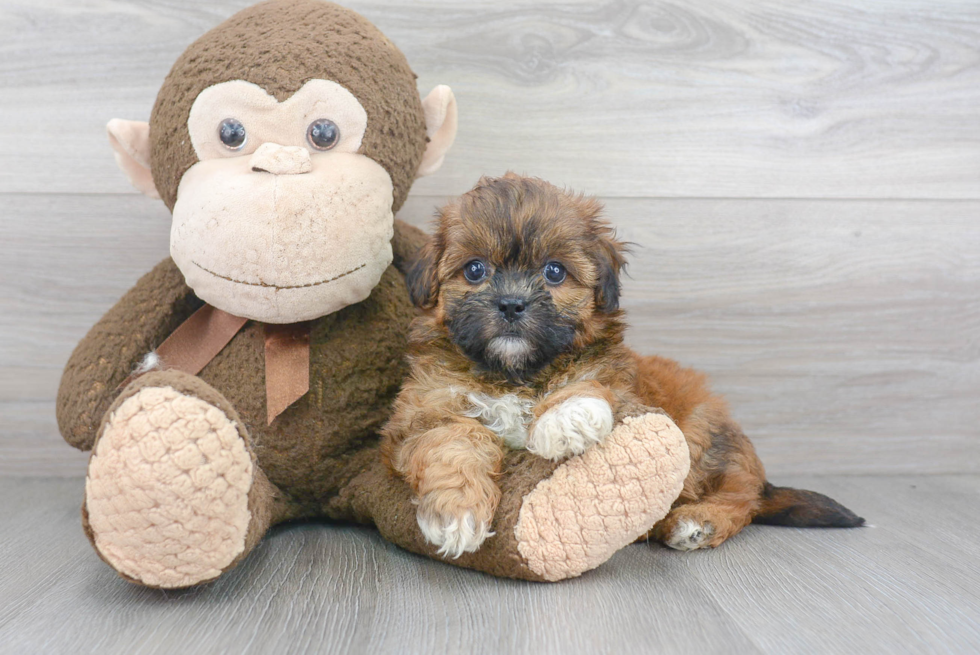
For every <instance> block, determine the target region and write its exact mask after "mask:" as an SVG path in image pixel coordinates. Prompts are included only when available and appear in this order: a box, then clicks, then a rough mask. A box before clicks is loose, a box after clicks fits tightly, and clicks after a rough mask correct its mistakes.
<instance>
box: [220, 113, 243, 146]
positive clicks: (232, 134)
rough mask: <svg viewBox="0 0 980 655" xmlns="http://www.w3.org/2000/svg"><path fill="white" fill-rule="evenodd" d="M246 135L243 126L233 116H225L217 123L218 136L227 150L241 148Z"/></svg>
mask: <svg viewBox="0 0 980 655" xmlns="http://www.w3.org/2000/svg"><path fill="white" fill-rule="evenodd" d="M246 137H247V135H246V134H245V126H244V125H242V122H241V121H239V120H237V119H235V118H226V119H225V120H223V121H221V124H220V125H218V138H219V139H221V143H223V144H224V145H225V147H226V148H228V149H229V150H241V148H242V146H244V145H245V139H246Z"/></svg>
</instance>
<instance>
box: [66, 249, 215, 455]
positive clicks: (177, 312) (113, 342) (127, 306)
mask: <svg viewBox="0 0 980 655" xmlns="http://www.w3.org/2000/svg"><path fill="white" fill-rule="evenodd" d="M203 304H204V303H203V302H201V300H199V299H198V298H197V297H196V296H194V294H193V292H191V290H190V288H189V287H188V286H187V285H186V284H184V276H183V274H181V272H180V270H179V269H178V268H177V267H176V266H175V265H174V263H173V261H172V260H171V259H169V258H168V259H166V260H164V261H162V262H160V263H159V264H158V265H157V266H156V267H155V268H154V269H153V270H152V271H150V272H149V273H147V274H146V275H144V276H143V277H142V278H140V280H139V281H138V282H137V283H136V286H135V287H133V288H132V289H130V290H129V291H128V292H127V293H126V295H125V296H123V297H122V299H121V300H120V301H119V302H118V303H116V304H115V306H113V307H112V309H110V310H109V311H108V312H106V315H105V316H103V317H102V318H101V319H100V320H99V322H98V323H96V324H95V326H94V327H93V328H92V329H91V330H89V333H88V334H87V335H86V336H85V338H84V339H82V341H81V342H80V343H79V344H78V345H77V346H76V347H75V352H73V353H72V356H71V358H70V359H69V360H68V364H67V365H66V366H65V372H64V374H63V375H62V376H61V385H60V386H59V388H58V401H57V418H58V428H59V429H60V430H61V434H62V435H63V436H64V437H65V440H66V441H67V442H68V443H70V444H71V445H72V446H74V447H76V448H78V449H80V450H90V449H91V448H92V445H93V444H94V443H95V435H96V432H97V431H98V429H99V425H100V424H101V423H102V419H103V417H104V416H105V413H106V411H107V410H108V409H109V405H111V404H112V401H113V400H115V398H116V395H117V394H118V393H119V392H120V391H122V389H120V388H119V385H121V384H122V383H123V381H124V380H126V378H128V377H129V374H130V373H131V372H132V371H133V368H134V367H135V366H136V364H138V363H139V361H140V359H141V358H142V357H143V356H144V355H145V354H146V353H148V352H150V351H151V350H153V349H154V348H156V347H157V346H158V345H160V343H162V342H163V340H164V339H166V338H167V337H168V336H169V335H170V333H171V332H173V331H174V330H175V329H176V328H177V326H178V325H180V324H181V323H183V322H184V321H185V320H186V319H187V317H188V316H190V315H191V314H193V313H194V312H195V311H197V310H198V309H199V308H200V307H201V306H202V305H203Z"/></svg>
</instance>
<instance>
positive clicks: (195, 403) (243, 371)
mask: <svg viewBox="0 0 980 655" xmlns="http://www.w3.org/2000/svg"><path fill="white" fill-rule="evenodd" d="M108 132H109V138H110V142H111V145H112V147H113V149H114V151H115V156H116V160H117V162H118V164H119V166H120V167H121V168H122V170H123V171H124V172H125V173H126V174H127V175H128V177H129V179H130V180H131V181H132V183H133V184H134V185H135V186H136V187H137V188H138V189H139V190H141V191H142V192H143V193H145V194H146V195H149V196H152V197H156V198H160V199H161V200H163V202H164V203H165V204H166V205H167V207H168V208H169V209H170V210H171V211H172V213H173V226H172V233H171V242H170V247H171V257H170V258H168V259H167V260H165V261H163V262H162V263H160V264H159V265H158V266H157V267H156V268H154V269H153V270H152V271H150V272H149V273H148V274H146V275H145V276H144V277H143V278H142V279H140V280H139V281H138V282H137V284H136V286H135V287H134V288H133V289H131V290H130V291H129V292H128V293H127V294H126V295H125V296H124V297H123V298H122V299H121V300H120V301H119V302H118V303H117V304H116V305H115V306H114V307H112V308H111V309H110V310H109V312H108V313H107V314H106V315H105V316H104V317H103V318H102V319H101V320H100V321H99V322H98V323H97V324H96V325H95V326H94V327H93V328H92V330H91V331H90V332H89V333H88V335H87V336H86V337H85V338H84V339H83V340H82V342H81V343H80V344H79V345H78V347H77V348H76V350H75V352H74V353H73V354H72V356H71V359H70V360H69V362H68V364H67V366H66V368H65V372H64V376H63V378H62V382H61V387H60V390H59V393H58V404H57V414H58V423H59V426H60V429H61V432H62V434H63V435H64V437H65V439H66V440H67V441H68V442H69V443H70V444H71V445H73V446H75V447H76V448H80V449H82V450H91V451H92V454H91V457H90V460H89V465H88V474H87V478H86V484H85V498H84V501H83V507H82V518H83V526H84V529H85V532H86V534H87V535H88V536H89V538H90V540H91V542H92V544H93V546H94V547H95V550H96V551H97V553H98V554H99V556H100V557H102V559H104V560H105V561H106V562H107V563H108V564H109V565H110V566H111V567H113V568H114V569H115V570H116V571H117V572H118V573H119V574H120V575H121V576H123V577H124V578H126V579H128V580H131V581H133V582H137V583H140V584H143V585H147V586H152V587H162V588H177V587H188V586H192V585H196V584H199V583H203V582H206V581H209V580H213V579H215V578H217V577H218V576H220V575H221V574H222V573H224V572H225V571H227V570H229V569H230V568H232V567H233V566H234V565H235V564H236V563H238V562H239V561H241V560H242V559H243V558H245V557H246V556H247V555H248V553H249V552H250V551H251V550H252V549H253V548H254V547H255V546H256V544H257V543H258V542H259V541H260V540H261V538H262V536H263V535H264V534H265V533H266V531H267V530H268V529H269V527H270V526H272V525H275V524H276V523H279V522H282V521H288V520H296V519H305V518H329V519H337V520H348V521H350V520H353V521H359V522H365V523H372V524H374V525H376V526H377V527H378V529H379V530H380V531H381V533H382V535H383V536H384V537H385V538H387V539H389V540H391V541H392V542H394V543H396V544H398V545H399V546H402V547H404V548H407V549H409V550H412V551H415V552H417V553H422V554H425V555H429V556H435V554H434V553H435V548H434V547H432V546H431V545H429V544H427V543H426V542H425V539H424V538H423V536H422V535H421V532H420V531H419V529H418V526H417V525H416V523H415V511H414V507H413V506H412V505H411V492H410V491H409V489H408V488H407V487H406V486H405V484H404V483H403V482H401V481H400V480H398V479H395V478H394V477H392V476H391V475H389V473H388V472H387V471H386V469H385V467H384V466H383V464H382V462H381V458H380V456H379V453H378V441H379V437H378V431H379V429H380V427H381V426H382V425H383V424H384V422H385V420H386V419H387V417H388V415H389V412H390V406H391V403H392V401H393V399H394V397H395V395H396V393H397V391H398V388H399V384H400V382H401V381H402V379H403V378H404V376H405V373H406V365H405V363H404V359H403V351H404V349H405V345H406V338H407V332H408V325H409V322H410V321H411V319H412V317H413V315H414V308H413V307H412V305H411V303H410V301H409V296H408V293H407V291H406V288H405V282H404V277H403V274H402V272H403V271H404V269H405V263H406V262H407V261H409V260H410V259H411V258H412V257H413V256H414V254H415V253H416V251H417V250H419V248H420V247H421V246H422V245H423V243H424V242H425V240H426V237H425V235H424V234H423V233H421V232H420V231H418V230H416V229H414V228H411V227H409V226H408V225H406V224H404V223H402V222H400V221H396V220H394V218H393V216H394V213H395V212H397V211H398V209H399V207H401V205H402V203H403V202H404V200H405V197H406V196H407V194H408V192H409V188H410V187H411V184H412V181H413V179H414V178H415V177H417V176H420V175H426V174H429V173H432V172H434V171H435V170H436V169H437V168H439V166H440V164H441V163H442V160H443V157H444V156H445V154H446V152H447V150H448V149H449V147H450V145H451V144H452V142H453V139H454V137H455V133H456V105H455V100H454V98H453V94H452V92H451V91H450V90H449V88H448V87H444V86H439V87H436V88H435V89H434V90H433V91H432V92H431V93H429V94H428V95H427V96H426V97H425V99H424V100H423V99H421V98H420V96H419V94H418V91H417V89H416V84H415V75H414V74H413V73H412V70H411V69H410V68H409V66H408V63H407V62H406V60H405V58H404V56H403V55H402V53H401V52H400V51H399V50H398V49H397V48H396V47H395V46H394V45H393V44H392V43H391V42H390V41H389V40H388V39H387V38H386V37H385V36H384V35H383V34H381V33H380V32H379V31H378V30H377V29H376V28H375V27H374V26H373V25H371V24H370V23H369V22H368V21H367V20H365V19H364V18H362V17H361V16H359V15H358V14H356V13H354V12H351V11H349V10H346V9H344V8H341V7H339V6H337V5H334V4H330V3H326V2H320V1H319V0H270V1H269V2H264V3H261V4H258V5H255V6H253V7H251V8H248V9H245V10H244V11H241V12H240V13H238V14H236V15H234V16H232V17H231V18H230V19H228V20H227V21H226V22H224V23H222V24H221V25H219V26H218V27H216V28H214V29H213V30H211V31H210V32H208V33H207V34H205V35H204V36H202V37H201V38H200V39H198V40H197V41H196V42H194V43H193V44H192V45H191V46H190V47H189V48H188V49H187V50H186V51H185V52H184V53H183V54H182V55H181V56H180V58H179V59H178V60H177V62H176V63H175V64H174V66H173V69H172V70H171V72H170V74H169V75H168V76H167V78H166V80H165V81H164V83H163V86H162V88H161V89H160V92H159V95H158V97H157V100H156V103H155V105H154V107H153V111H152V114H151V117H150V121H149V123H137V122H130V121H120V120H113V121H111V122H110V123H109V126H108ZM687 467H688V453H687V449H686V445H685V443H684V439H683V436H682V435H681V434H680V432H679V431H678V430H677V428H676V426H674V425H673V423H671V422H670V419H668V418H667V417H665V416H663V415H662V414H659V413H650V414H645V415H642V416H637V417H633V418H630V419H628V420H627V421H625V422H624V423H623V424H622V425H621V426H619V427H618V428H617V430H616V431H615V432H614V433H613V434H612V435H611V436H610V437H609V439H608V440H607V442H606V443H604V444H603V445H601V446H599V447H597V448H594V449H592V450H590V451H589V452H587V453H585V454H584V455H582V456H580V457H576V458H573V459H572V460H569V461H567V462H565V463H563V464H561V465H558V464H555V463H551V462H548V461H545V460H543V459H540V458H537V457H535V456H532V455H529V454H527V453H524V452H514V453H512V454H511V455H510V456H509V458H508V461H507V465H506V471H505V473H504V475H503V477H502V479H501V480H500V485H501V487H502V489H503V494H504V495H503V500H502V501H501V503H500V509H499V511H498V514H497V517H496V519H495V521H494V524H493V530H494V531H495V532H496V536H495V537H492V538H491V539H489V540H488V541H487V542H486V544H485V545H484V546H483V548H481V549H480V550H479V551H478V552H476V553H471V554H466V555H464V556H462V557H460V558H458V559H456V560H450V561H451V562H452V563H454V564H457V565H460V566H465V567H470V568H474V569H479V570H481V571H486V572H489V573H492V574H494V575H500V576H508V577H515V578H524V579H530V580H558V579H562V578H567V577H572V576H575V575H579V574H581V573H582V572H584V571H586V570H588V569H591V568H594V567H595V566H598V565H599V564H601V563H602V562H603V561H605V560H606V559H608V558H609V557H610V556H611V555H612V554H613V553H614V552H615V551H616V550H618V549H619V548H621V547H622V546H624V545H626V544H628V543H630V542H631V541H633V540H634V539H636V538H637V537H638V536H639V535H641V534H643V533H645V532H646V531H647V530H649V528H650V527H651V526H652V525H653V524H654V522H656V521H657V520H659V519H660V518H662V517H663V516H664V515H665V514H666V512H667V511H668V509H669V508H670V505H671V502H672V501H673V500H674V498H676V497H677V495H678V493H679V492H680V488H681V484H682V482H683V480H684V477H685V475H686V474H687V470H688V469H687Z"/></svg>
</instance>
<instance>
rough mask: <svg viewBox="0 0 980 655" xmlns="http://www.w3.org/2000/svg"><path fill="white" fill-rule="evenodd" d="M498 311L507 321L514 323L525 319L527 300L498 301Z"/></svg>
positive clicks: (504, 299)
mask: <svg viewBox="0 0 980 655" xmlns="http://www.w3.org/2000/svg"><path fill="white" fill-rule="evenodd" d="M497 309H498V310H499V311H500V315H501V316H502V317H503V319H504V320H505V321H507V322H508V323H514V322H516V321H518V320H520V319H521V318H523V317H524V311H525V310H526V309H527V299H525V298H501V299H500V300H498V301H497Z"/></svg>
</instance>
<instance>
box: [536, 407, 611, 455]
mask: <svg viewBox="0 0 980 655" xmlns="http://www.w3.org/2000/svg"><path fill="white" fill-rule="evenodd" d="M612 429H613V410H612V406H610V404H609V402H608V401H606V400H605V399H603V398H596V397H594V396H572V397H570V398H567V399H565V400H564V401H562V402H561V403H560V404H558V405H555V406H553V407H552V408H551V409H549V410H547V411H546V412H544V414H542V415H541V416H539V417H538V419H537V420H536V421H535V422H534V424H533V425H532V426H531V430H530V431H529V434H528V439H527V446H526V447H527V449H528V450H529V451H531V452H532V453H534V454H536V455H539V456H541V457H544V458H545V459H550V460H554V461H557V460H561V459H565V458H567V457H572V456H574V455H581V454H582V453H584V452H585V450H586V449H587V448H588V447H589V446H591V445H593V444H597V443H599V442H601V441H602V440H603V439H605V438H606V437H607V436H608V435H609V433H610V432H612Z"/></svg>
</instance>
